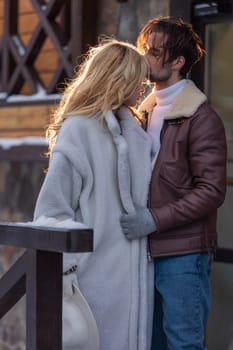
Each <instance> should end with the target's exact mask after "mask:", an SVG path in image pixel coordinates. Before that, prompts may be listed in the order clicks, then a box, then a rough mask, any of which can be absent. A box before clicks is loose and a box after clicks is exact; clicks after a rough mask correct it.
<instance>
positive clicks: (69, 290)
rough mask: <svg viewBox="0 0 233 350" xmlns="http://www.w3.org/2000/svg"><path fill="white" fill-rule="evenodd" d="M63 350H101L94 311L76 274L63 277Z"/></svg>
mask: <svg viewBox="0 0 233 350" xmlns="http://www.w3.org/2000/svg"><path fill="white" fill-rule="evenodd" d="M62 304H63V305H62V309H63V317H62V338H63V339H62V344H63V346H62V349H63V350H99V333H98V329H97V325H96V321H95V319H94V316H93V314H92V311H91V309H90V307H89V305H88V303H87V301H86V299H85V298H84V296H83V295H82V293H81V292H80V290H79V287H78V282H77V277H76V273H71V274H69V275H65V276H63V303H62Z"/></svg>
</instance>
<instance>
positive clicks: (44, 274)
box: [26, 250, 62, 350]
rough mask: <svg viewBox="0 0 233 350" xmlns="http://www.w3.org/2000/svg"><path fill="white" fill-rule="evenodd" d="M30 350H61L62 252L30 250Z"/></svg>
mask: <svg viewBox="0 0 233 350" xmlns="http://www.w3.org/2000/svg"><path fill="white" fill-rule="evenodd" d="M27 254H28V258H27V272H26V293H27V302H26V320H27V344H26V349H27V350H42V349H43V350H62V274H61V271H62V253H55V252H47V251H41V250H28V253H27Z"/></svg>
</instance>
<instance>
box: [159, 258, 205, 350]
mask: <svg viewBox="0 0 233 350" xmlns="http://www.w3.org/2000/svg"><path fill="white" fill-rule="evenodd" d="M154 265H155V308H154V324H153V339H152V350H204V349H205V346H204V336H205V327H206V323H207V318H208V314H209V308H210V281H209V274H210V268H211V266H210V263H209V257H208V254H206V253H200V254H199V253H198V254H190V255H182V256H175V257H168V258H167V257H166V258H156V259H155V260H154Z"/></svg>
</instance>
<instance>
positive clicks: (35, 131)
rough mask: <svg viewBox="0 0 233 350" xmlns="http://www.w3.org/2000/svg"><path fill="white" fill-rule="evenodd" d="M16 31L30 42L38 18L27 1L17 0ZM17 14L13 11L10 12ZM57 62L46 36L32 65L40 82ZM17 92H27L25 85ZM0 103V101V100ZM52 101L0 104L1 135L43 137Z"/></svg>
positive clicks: (0, 4) (0, 12) (0, 7)
mask: <svg viewBox="0 0 233 350" xmlns="http://www.w3.org/2000/svg"><path fill="white" fill-rule="evenodd" d="M18 10H19V22H18V33H19V35H20V39H21V40H22V42H23V44H24V46H25V47H26V46H27V44H28V43H29V41H30V38H31V35H32V33H33V31H34V29H35V28H36V26H37V24H38V21H39V18H38V16H37V15H36V13H35V11H34V8H33V7H32V5H31V1H30V0H19V9H18ZM12 15H16V14H12ZM3 25H4V0H0V39H1V37H2V35H3ZM57 65H58V57H57V54H56V51H55V49H54V47H53V44H52V42H51V40H50V39H49V38H47V39H46V41H45V43H44V45H43V47H42V50H41V51H40V53H39V55H38V57H37V59H36V61H35V63H34V67H35V68H36V70H37V72H38V73H39V77H40V79H41V81H42V83H43V84H44V85H45V86H47V85H48V84H49V82H50V80H51V79H52V76H53V73H54V71H55V70H56V68H57ZM20 94H23V95H30V94H31V91H30V89H29V87H28V86H27V84H24V85H23V86H22V88H21V91H20ZM0 103H1V102H0ZM50 108H51V104H49V103H48V104H47V105H45V104H43V105H28V106H26V105H25V106H22V104H21V105H18V106H16V105H12V106H10V107H8V106H7V107H6V106H5V105H4V106H1V105H0V137H24V136H32V135H33V136H44V130H45V127H46V125H47V124H48V120H49V115H50Z"/></svg>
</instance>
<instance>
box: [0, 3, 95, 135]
mask: <svg viewBox="0 0 233 350" xmlns="http://www.w3.org/2000/svg"><path fill="white" fill-rule="evenodd" d="M94 4H96V2H94V1H89V0H87V1H79V0H68V1H61V0H50V1H49V0H47V1H38V0H0V137H20V136H29V135H30V136H42V135H44V128H45V126H46V124H47V122H48V117H49V114H50V108H51V106H52V105H53V104H54V103H56V102H57V100H58V99H59V93H60V92H61V91H60V90H61V88H62V86H61V83H62V82H63V81H64V79H66V78H71V77H72V75H73V73H74V67H75V66H76V65H77V64H78V58H79V57H80V56H81V55H82V53H84V51H85V50H86V43H88V44H93V43H95V34H94V30H95V19H96V11H95V9H94V12H92V11H91V13H89V12H90V8H91V9H93V5H94ZM84 19H85V21H84ZM87 19H88V20H87Z"/></svg>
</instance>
